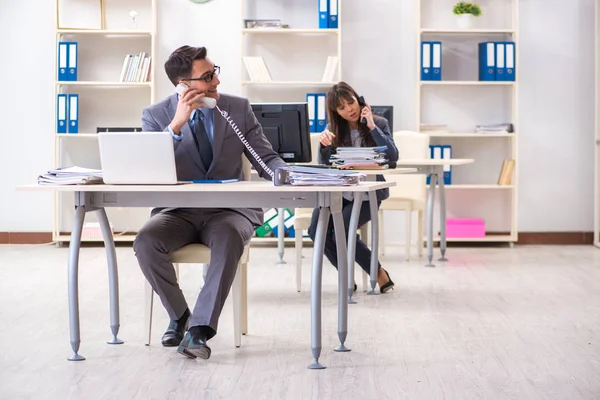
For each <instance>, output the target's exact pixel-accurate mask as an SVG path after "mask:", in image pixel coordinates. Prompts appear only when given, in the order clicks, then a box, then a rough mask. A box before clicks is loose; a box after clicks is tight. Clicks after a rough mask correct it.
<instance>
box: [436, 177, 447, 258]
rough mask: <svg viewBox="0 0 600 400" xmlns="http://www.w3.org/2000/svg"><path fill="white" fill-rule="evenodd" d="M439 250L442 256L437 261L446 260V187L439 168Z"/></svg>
mask: <svg viewBox="0 0 600 400" xmlns="http://www.w3.org/2000/svg"><path fill="white" fill-rule="evenodd" d="M440 169H441V171H440V174H439V175H438V176H439V177H440V178H439V180H440V181H439V184H438V185H439V188H440V251H441V253H442V257H441V258H440V259H439V260H438V261H448V259H447V258H446V188H445V186H444V170H443V168H440Z"/></svg>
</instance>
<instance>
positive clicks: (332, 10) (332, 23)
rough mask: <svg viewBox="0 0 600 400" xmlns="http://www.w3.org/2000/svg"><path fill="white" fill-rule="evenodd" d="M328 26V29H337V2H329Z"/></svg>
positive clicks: (333, 0) (330, 0)
mask: <svg viewBox="0 0 600 400" xmlns="http://www.w3.org/2000/svg"><path fill="white" fill-rule="evenodd" d="M328 11H329V24H328V26H327V27H328V28H331V29H337V27H338V0H329V10H328Z"/></svg>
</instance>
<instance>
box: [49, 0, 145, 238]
mask: <svg viewBox="0 0 600 400" xmlns="http://www.w3.org/2000/svg"><path fill="white" fill-rule="evenodd" d="M55 1H56V27H55V35H56V43H55V46H56V51H55V75H54V76H55V79H57V78H58V43H59V42H61V41H70V42H77V43H78V55H77V80H76V81H59V80H57V81H56V82H55V93H54V101H55V110H56V107H57V95H58V94H63V93H64V94H69V93H77V94H79V107H78V108H79V110H78V123H79V129H78V133H61V134H59V133H58V127H57V124H55V129H54V132H55V135H54V136H55V141H54V143H55V145H54V153H55V166H57V167H58V166H68V165H77V166H81V167H87V168H100V156H99V151H98V142H97V138H98V135H97V133H96V128H97V127H116V128H126V127H141V113H142V109H143V108H144V107H146V106H148V105H149V104H151V103H153V102H154V99H155V86H154V82H155V79H154V77H155V68H154V67H155V58H154V56H155V54H156V27H157V0H127V1H120V0H96V1H90V2H88V3H85V2H83V3H82V2H78V3H73V2H72V1H65V0H55ZM73 4H76V7H77V8H76V9H72V8H70V7H72V6H73ZM80 7H88V8H87V9H85V8H84V9H81V8H80ZM131 10H135V11H136V12H137V14H138V15H137V17H136V24H135V25H134V24H132V23H131V17H130V15H129V13H130V11H131ZM90 15H91V16H92V17H91V18H92V19H90ZM83 16H85V17H87V18H88V19H87V20H86V19H85V18H84V17H83ZM65 19H66V20H70V21H76V22H77V24H78V26H77V27H73V28H70V27H68V26H66V27H65V26H61V24H62V23H64V20H65ZM86 26H89V29H87V28H86ZM140 52H146V53H148V54H149V55H150V56H152V62H151V64H150V75H149V79H148V81H145V82H119V76H120V73H121V69H122V67H123V60H124V58H125V55H126V54H137V53H140ZM107 212H108V213H109V219H110V221H111V223H112V224H113V230H114V233H115V241H120V242H131V241H133V239H134V238H135V234H136V232H137V231H138V230H139V228H140V227H141V225H142V224H143V222H144V221H145V220H147V218H148V215H149V211H148V210H147V209H135V208H130V209H115V210H107ZM72 220H73V199H72V198H71V197H70V196H64V195H56V197H55V204H54V224H53V225H54V226H53V232H52V240H53V241H55V242H57V243H59V244H60V243H62V242H68V241H70V231H71V226H72ZM86 222H94V220H93V215H90V216H88V217H87V218H86ZM83 240H84V241H90V242H97V241H101V239H93V238H89V239H86V238H84V239H83Z"/></svg>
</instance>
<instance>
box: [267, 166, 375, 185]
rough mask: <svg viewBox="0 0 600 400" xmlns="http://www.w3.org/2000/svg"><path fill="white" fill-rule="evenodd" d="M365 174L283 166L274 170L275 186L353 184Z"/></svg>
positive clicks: (362, 178) (357, 182)
mask: <svg viewBox="0 0 600 400" xmlns="http://www.w3.org/2000/svg"><path fill="white" fill-rule="evenodd" d="M364 178H365V174H361V173H358V172H350V171H340V170H335V169H322V168H311V167H284V168H278V169H277V171H276V179H275V181H274V183H275V186H281V185H286V184H289V185H294V186H355V185H358V184H359V183H360V181H361V180H364Z"/></svg>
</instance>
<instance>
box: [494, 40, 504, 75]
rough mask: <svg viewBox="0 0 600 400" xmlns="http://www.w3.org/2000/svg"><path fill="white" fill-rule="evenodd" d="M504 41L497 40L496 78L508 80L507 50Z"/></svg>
mask: <svg viewBox="0 0 600 400" xmlns="http://www.w3.org/2000/svg"><path fill="white" fill-rule="evenodd" d="M505 47H506V46H505V45H504V42H496V80H497V81H505V80H506V64H505V60H506V50H505Z"/></svg>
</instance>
